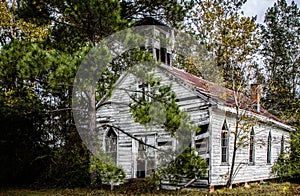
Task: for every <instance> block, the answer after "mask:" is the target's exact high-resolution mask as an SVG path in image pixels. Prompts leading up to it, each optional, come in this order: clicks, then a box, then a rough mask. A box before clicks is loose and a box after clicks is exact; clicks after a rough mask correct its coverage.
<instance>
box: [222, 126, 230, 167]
mask: <svg viewBox="0 0 300 196" xmlns="http://www.w3.org/2000/svg"><path fill="white" fill-rule="evenodd" d="M228 147H229V132H228V127H227V123H226V120H225V121H224V123H223V126H222V130H221V152H222V155H221V162H222V163H228Z"/></svg>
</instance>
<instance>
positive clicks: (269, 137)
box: [267, 131, 272, 163]
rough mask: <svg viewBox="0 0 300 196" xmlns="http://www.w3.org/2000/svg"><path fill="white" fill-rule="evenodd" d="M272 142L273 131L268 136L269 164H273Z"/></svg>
mask: <svg viewBox="0 0 300 196" xmlns="http://www.w3.org/2000/svg"><path fill="white" fill-rule="evenodd" d="M271 140H272V136H271V131H270V132H269V136H268V143H267V145H268V146H267V147H268V149H267V163H271V148H272V144H271V142H272V141H271Z"/></svg>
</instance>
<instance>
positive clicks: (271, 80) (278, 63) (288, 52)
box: [262, 0, 300, 120]
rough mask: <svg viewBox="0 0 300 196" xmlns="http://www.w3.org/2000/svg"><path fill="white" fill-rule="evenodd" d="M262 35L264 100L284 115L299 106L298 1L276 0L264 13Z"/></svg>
mask: <svg viewBox="0 0 300 196" xmlns="http://www.w3.org/2000/svg"><path fill="white" fill-rule="evenodd" d="M262 35H263V37H262V45H263V49H262V54H263V56H264V64H265V71H266V86H265V95H266V96H265V99H264V102H263V103H264V105H265V107H266V108H268V109H269V110H270V111H272V112H273V113H275V114H277V115H279V116H282V117H283V118H284V115H286V114H287V113H286V112H288V111H289V110H291V109H293V108H294V107H296V108H298V107H299V101H297V100H298V99H299V84H300V80H299V74H300V55H299V51H300V12H299V8H298V7H297V4H296V3H295V2H294V1H292V3H291V5H287V3H286V1H285V0H278V1H277V2H276V3H275V4H274V6H273V7H271V8H269V9H268V11H267V13H266V15H265V26H262ZM289 117H290V116H289ZM286 120H288V118H287V119H286ZM290 120H291V119H290Z"/></svg>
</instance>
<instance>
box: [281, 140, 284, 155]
mask: <svg viewBox="0 0 300 196" xmlns="http://www.w3.org/2000/svg"><path fill="white" fill-rule="evenodd" d="M280 153H281V154H283V153H284V135H282V136H281V141H280Z"/></svg>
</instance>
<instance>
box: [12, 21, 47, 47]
mask: <svg viewBox="0 0 300 196" xmlns="http://www.w3.org/2000/svg"><path fill="white" fill-rule="evenodd" d="M18 26H19V27H20V30H21V32H22V39H25V40H28V41H33V42H35V41H41V40H43V39H45V38H46V37H47V36H48V35H49V33H50V32H49V29H50V25H48V26H37V25H36V24H32V23H28V22H26V21H24V20H22V19H21V20H20V21H19V22H18Z"/></svg>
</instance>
